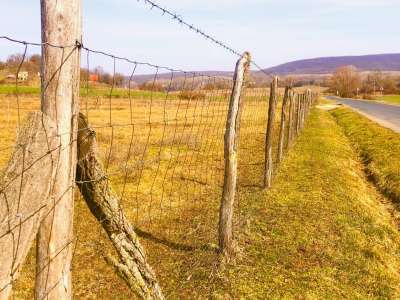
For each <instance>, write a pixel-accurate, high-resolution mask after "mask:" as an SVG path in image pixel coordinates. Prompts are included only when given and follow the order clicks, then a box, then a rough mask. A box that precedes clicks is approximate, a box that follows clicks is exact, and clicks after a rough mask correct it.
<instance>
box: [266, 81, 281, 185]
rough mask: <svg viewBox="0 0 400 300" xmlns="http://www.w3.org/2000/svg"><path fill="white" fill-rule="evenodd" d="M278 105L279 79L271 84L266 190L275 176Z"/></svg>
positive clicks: (267, 133) (267, 135)
mask: <svg viewBox="0 0 400 300" xmlns="http://www.w3.org/2000/svg"><path fill="white" fill-rule="evenodd" d="M277 103H278V77H274V79H273V81H272V83H271V90H270V96H269V107H268V125H267V132H266V136H265V162H264V163H265V165H264V188H270V187H271V183H272V174H273V160H272V140H273V135H274V131H275V111H276V106H277Z"/></svg>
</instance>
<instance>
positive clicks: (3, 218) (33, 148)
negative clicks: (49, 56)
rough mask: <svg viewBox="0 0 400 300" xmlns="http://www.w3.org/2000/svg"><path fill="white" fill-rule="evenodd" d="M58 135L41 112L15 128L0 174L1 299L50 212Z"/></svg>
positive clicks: (54, 127) (9, 287) (8, 292)
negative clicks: (0, 174)
mask: <svg viewBox="0 0 400 300" xmlns="http://www.w3.org/2000/svg"><path fill="white" fill-rule="evenodd" d="M58 148H59V138H58V137H57V136H56V126H55V124H54V122H52V121H51V120H50V119H49V118H48V117H47V116H45V115H43V114H42V113H41V112H36V113H31V114H30V116H29V118H28V119H27V121H26V123H24V124H23V125H22V126H21V127H20V128H19V129H18V138H17V141H16V146H15V149H14V152H13V155H12V157H11V159H10V160H9V162H8V165H7V168H6V170H5V172H4V177H3V178H0V299H1V300H6V299H8V298H9V296H10V294H11V290H12V287H13V285H14V283H15V281H16V280H17V279H18V275H19V272H20V270H21V268H22V266H23V263H24V261H25V258H26V256H27V255H28V252H29V250H30V249H31V247H32V244H33V241H34V240H35V237H36V234H37V232H38V229H39V225H40V222H41V221H42V220H43V218H44V217H45V216H46V214H47V213H48V212H49V207H50V206H51V205H50V194H51V189H50V187H51V185H52V182H53V180H54V178H55V174H56V167H55V166H54V164H53V161H57V160H58V154H59V151H58Z"/></svg>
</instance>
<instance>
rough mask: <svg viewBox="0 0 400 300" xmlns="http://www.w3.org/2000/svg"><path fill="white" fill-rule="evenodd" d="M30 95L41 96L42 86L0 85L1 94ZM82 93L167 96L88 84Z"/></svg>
mask: <svg viewBox="0 0 400 300" xmlns="http://www.w3.org/2000/svg"><path fill="white" fill-rule="evenodd" d="M17 94H18V95H26V96H28V95H30V96H39V95H40V87H39V86H26V85H21V84H19V85H18V86H16V85H15V84H1V85H0V95H10V96H11V95H17ZM80 94H81V96H82V97H91V98H93V97H95V98H97V97H99V98H108V97H110V96H111V97H113V98H128V97H129V94H130V95H131V97H132V98H144V99H148V98H150V96H151V95H153V97H158V98H165V95H166V93H165V92H150V91H145V90H143V91H142V90H131V91H129V89H128V88H113V89H112V90H111V88H110V87H109V86H100V85H99V86H93V85H92V86H88V87H86V86H85V85H84V84H82V86H81V89H80Z"/></svg>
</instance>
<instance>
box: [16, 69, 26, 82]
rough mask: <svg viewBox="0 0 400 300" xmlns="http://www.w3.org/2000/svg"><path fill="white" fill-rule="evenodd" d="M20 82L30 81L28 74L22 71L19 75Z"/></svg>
mask: <svg viewBox="0 0 400 300" xmlns="http://www.w3.org/2000/svg"><path fill="white" fill-rule="evenodd" d="M18 80H20V81H26V80H28V72H26V71H22V72H19V73H18Z"/></svg>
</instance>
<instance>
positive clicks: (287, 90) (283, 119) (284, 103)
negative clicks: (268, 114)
mask: <svg viewBox="0 0 400 300" xmlns="http://www.w3.org/2000/svg"><path fill="white" fill-rule="evenodd" d="M289 93H290V88H289V87H286V88H285V94H284V96H283V101H282V113H281V127H280V131H279V145H278V163H280V162H281V161H282V157H283V148H284V146H285V133H286V119H287V104H288V100H289Z"/></svg>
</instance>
